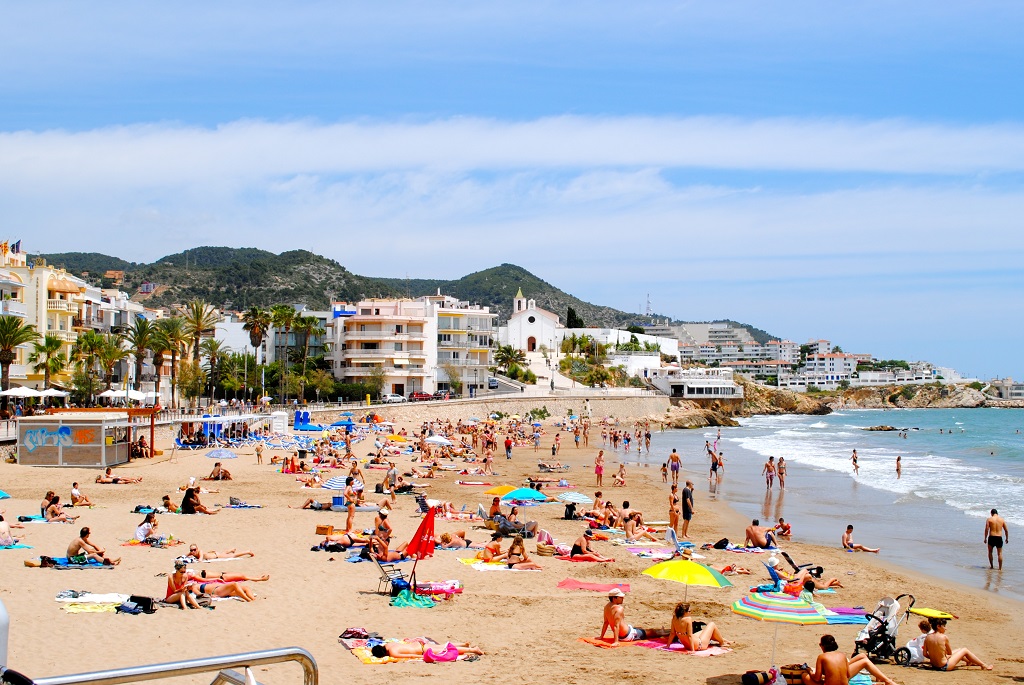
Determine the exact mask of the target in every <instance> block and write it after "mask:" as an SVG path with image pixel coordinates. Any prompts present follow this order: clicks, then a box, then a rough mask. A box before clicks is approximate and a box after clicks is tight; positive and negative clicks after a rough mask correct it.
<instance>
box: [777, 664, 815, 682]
mask: <svg viewBox="0 0 1024 685" xmlns="http://www.w3.org/2000/svg"><path fill="white" fill-rule="evenodd" d="M809 670H810V669H809V668H808V667H807V664H789V665H788V666H782V667H780V668H779V673H780V674H782V677H783V678H785V679H786V685H800V683H801V682H802V681H801V680H800V676H801V675H802V674H803V673H804V671H809Z"/></svg>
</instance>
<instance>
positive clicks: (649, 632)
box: [600, 588, 668, 645]
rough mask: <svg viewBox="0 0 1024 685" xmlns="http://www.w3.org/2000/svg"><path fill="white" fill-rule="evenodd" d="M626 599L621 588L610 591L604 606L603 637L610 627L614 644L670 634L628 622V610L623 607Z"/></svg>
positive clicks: (602, 637)
mask: <svg viewBox="0 0 1024 685" xmlns="http://www.w3.org/2000/svg"><path fill="white" fill-rule="evenodd" d="M625 601H626V593H624V592H623V591H622V590H620V589H619V588H613V589H612V590H611V591H610V592H609V593H608V603H607V604H605V606H604V625H602V626H601V638H600V639H602V640H603V639H604V636H605V633H607V632H608V629H609V628H610V629H611V631H612V644H613V645H617V644H619V642H620V641H621V642H636V641H637V640H646V639H647V638H649V637H664V636H665V635H668V631H666V630H657V629H644V628H635V627H633V626H631V625H629V624H628V623H626V610H625V609H623V608H622V604H623V602H625Z"/></svg>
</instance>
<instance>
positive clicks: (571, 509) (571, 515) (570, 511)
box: [562, 502, 576, 521]
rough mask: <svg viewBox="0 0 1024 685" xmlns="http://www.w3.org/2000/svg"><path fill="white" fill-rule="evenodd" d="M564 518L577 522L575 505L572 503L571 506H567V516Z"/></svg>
mask: <svg viewBox="0 0 1024 685" xmlns="http://www.w3.org/2000/svg"><path fill="white" fill-rule="evenodd" d="M562 518H564V519H565V520H566V521H575V520H576V504H575V503H573V502H570V503H569V504H566V505H565V516H563V517H562Z"/></svg>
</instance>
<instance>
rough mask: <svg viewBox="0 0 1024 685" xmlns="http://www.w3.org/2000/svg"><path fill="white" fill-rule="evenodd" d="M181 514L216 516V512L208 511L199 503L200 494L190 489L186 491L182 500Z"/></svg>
mask: <svg viewBox="0 0 1024 685" xmlns="http://www.w3.org/2000/svg"><path fill="white" fill-rule="evenodd" d="M181 513H182V514H216V513H217V511H216V510H210V509H207V508H206V507H205V506H203V503H202V502H200V501H199V494H198V493H197V492H196V490H195V488H188V489H187V490H185V496H184V497H182V498H181Z"/></svg>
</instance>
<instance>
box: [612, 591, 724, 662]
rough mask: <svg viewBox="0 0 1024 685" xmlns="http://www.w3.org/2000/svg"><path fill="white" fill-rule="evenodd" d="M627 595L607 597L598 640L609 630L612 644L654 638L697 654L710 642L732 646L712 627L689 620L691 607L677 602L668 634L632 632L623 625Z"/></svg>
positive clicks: (652, 630) (617, 593)
mask: <svg viewBox="0 0 1024 685" xmlns="http://www.w3.org/2000/svg"><path fill="white" fill-rule="evenodd" d="M625 601H626V593H624V592H623V591H622V590H620V589H618V588H614V589H613V590H611V591H610V592H609V593H608V604H606V605H605V607H604V624H603V625H602V626H601V639H602V640H603V639H604V636H605V634H606V633H607V632H608V630H609V629H610V630H611V631H612V644H616V645H617V644H618V643H619V642H636V641H638V640H647V639H649V638H655V637H667V638H668V644H669V645H672V644H675V643H677V642H678V643H679V644H681V645H682V646H684V647H686V648H687V649H689V650H691V651H694V652H699V651H701V650H704V649H708V648H709V647H710V646H711V643H712V642H717V643H718V644H719V646H721V647H728V646H729V645H730V644H732V643H731V642H729V641H728V640H726V639H725V638H724V637H723V636H722V631H721V630H719V629H718V626H716V625H715V624H714V623H700V622H695V621H694V620H693V617H692V616H690V605H689V604H688V603H686V602H680V603H679V604H677V605H676V608H675V611H674V612H673V613H672V626H671V628H670V629H669V630H664V629H662V628H648V629H645V628H634V627H633V626H631V625H629V624H628V623H626V611H625V609H624V608H623V606H622V605H623V603H624V602H625Z"/></svg>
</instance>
